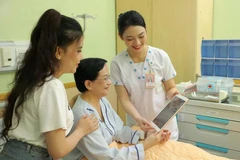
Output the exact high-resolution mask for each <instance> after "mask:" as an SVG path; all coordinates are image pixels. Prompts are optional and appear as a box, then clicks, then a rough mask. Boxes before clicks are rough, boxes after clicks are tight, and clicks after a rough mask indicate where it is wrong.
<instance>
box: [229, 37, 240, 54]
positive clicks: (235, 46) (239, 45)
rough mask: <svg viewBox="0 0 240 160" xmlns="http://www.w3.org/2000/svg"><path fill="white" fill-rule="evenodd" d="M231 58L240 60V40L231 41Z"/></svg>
mask: <svg viewBox="0 0 240 160" xmlns="http://www.w3.org/2000/svg"><path fill="white" fill-rule="evenodd" d="M228 50H229V58H240V40H229V46H228Z"/></svg>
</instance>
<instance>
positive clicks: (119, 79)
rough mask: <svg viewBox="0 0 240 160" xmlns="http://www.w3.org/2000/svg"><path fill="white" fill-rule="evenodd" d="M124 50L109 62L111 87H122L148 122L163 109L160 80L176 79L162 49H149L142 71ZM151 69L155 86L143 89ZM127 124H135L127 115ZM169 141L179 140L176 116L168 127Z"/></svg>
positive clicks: (164, 96)
mask: <svg viewBox="0 0 240 160" xmlns="http://www.w3.org/2000/svg"><path fill="white" fill-rule="evenodd" d="M137 66H138V65H137V64H135V63H134V62H133V60H132V59H131V57H130V56H129V54H128V52H127V51H126V50H125V51H123V52H121V53H120V54H118V55H116V56H115V57H114V59H113V60H112V62H111V69H110V71H111V80H112V82H113V84H114V85H124V87H125V88H126V89H127V92H128V94H129V97H130V101H131V102H132V104H133V105H134V106H135V108H136V109H137V111H138V112H139V114H140V115H141V116H142V117H144V118H145V119H146V120H148V121H149V122H150V121H152V120H153V119H154V117H156V115H157V114H158V113H159V112H160V111H162V110H163V108H164V106H165V104H166V103H167V100H166V94H165V91H164V89H163V86H162V85H163V84H162V81H167V80H169V79H172V78H173V77H175V76H176V71H175V69H174V67H173V65H172V63H171V60H170V58H169V56H168V55H167V53H166V52H165V51H163V50H161V49H158V48H154V47H151V46H149V47H148V52H147V55H146V59H145V62H144V65H143V68H142V69H141V70H139V68H138V67H137ZM150 70H151V72H153V73H154V74H155V87H154V88H151V89H149V88H146V79H145V77H146V73H148V72H149V71H150ZM127 124H128V125H129V126H133V125H135V124H136V122H135V121H134V120H133V118H132V117H130V116H129V115H127ZM166 129H169V130H170V131H171V132H172V134H171V139H177V138H178V127H177V121H176V117H175V118H174V119H173V120H172V121H171V122H170V123H169V124H168V125H167V127H166Z"/></svg>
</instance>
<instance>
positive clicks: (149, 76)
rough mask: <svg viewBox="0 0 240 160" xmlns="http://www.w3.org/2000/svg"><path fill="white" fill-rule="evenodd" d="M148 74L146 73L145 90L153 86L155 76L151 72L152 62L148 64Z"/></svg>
mask: <svg viewBox="0 0 240 160" xmlns="http://www.w3.org/2000/svg"><path fill="white" fill-rule="evenodd" d="M148 64H149V68H150V70H149V73H146V76H145V77H146V88H154V86H155V74H154V73H153V72H152V65H153V61H150V62H149V63H148Z"/></svg>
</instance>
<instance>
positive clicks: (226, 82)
mask: <svg viewBox="0 0 240 160" xmlns="http://www.w3.org/2000/svg"><path fill="white" fill-rule="evenodd" d="M196 84H197V91H198V92H203V93H212V94H218V93H219V91H220V90H224V91H227V92H228V93H229V94H231V93H232V89H233V85H234V81H233V79H232V78H226V77H214V76H209V77H207V76H206V77H205V76H203V77H198V80H197V83H196Z"/></svg>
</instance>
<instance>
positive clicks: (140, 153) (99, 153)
mask: <svg viewBox="0 0 240 160" xmlns="http://www.w3.org/2000/svg"><path fill="white" fill-rule="evenodd" d="M77 149H79V150H80V151H81V152H82V153H83V154H84V155H85V156H86V157H87V158H88V159H94V160H103V159H104V160H126V159H131V160H143V159H144V148H143V145H142V144H137V145H133V146H130V147H123V148H121V149H116V148H109V147H108V144H107V141H106V140H105V138H104V137H103V135H102V133H101V130H100V129H98V130H96V131H94V132H92V133H90V134H88V135H86V136H84V137H83V138H82V139H81V140H80V142H79V143H78V145H77Z"/></svg>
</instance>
